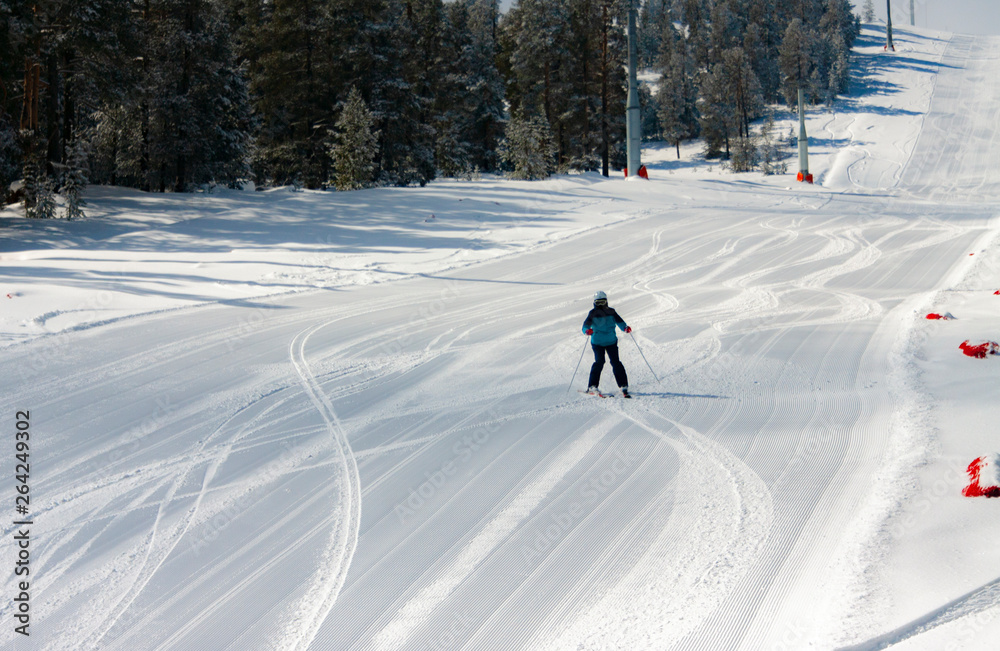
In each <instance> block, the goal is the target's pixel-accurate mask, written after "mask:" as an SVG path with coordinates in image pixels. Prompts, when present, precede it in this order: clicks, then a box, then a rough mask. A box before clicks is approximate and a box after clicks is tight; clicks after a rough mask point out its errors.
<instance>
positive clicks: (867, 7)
mask: <svg viewBox="0 0 1000 651" xmlns="http://www.w3.org/2000/svg"><path fill="white" fill-rule="evenodd" d="M861 20H863V21H865V22H866V23H872V22H875V3H874V2H873V0H865V4H864V7H863V8H862V9H861Z"/></svg>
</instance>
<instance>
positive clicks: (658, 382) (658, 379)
mask: <svg viewBox="0 0 1000 651" xmlns="http://www.w3.org/2000/svg"><path fill="white" fill-rule="evenodd" d="M629 334H630V335H632V343H634V344H635V348H636V350H638V351H639V354H640V355H642V361H644V362H646V366H648V367H649V372H650V373H652V374H653V379H654V380H656V383H657V384H660V378H658V377H656V371H654V370H653V367H652V366H649V360H648V359H646V356H645V355H643V352H642V348H639V342H638V341H637V340H636V338H635V334H634V333H632V332H630V333H629ZM660 386H663V385H662V384H660Z"/></svg>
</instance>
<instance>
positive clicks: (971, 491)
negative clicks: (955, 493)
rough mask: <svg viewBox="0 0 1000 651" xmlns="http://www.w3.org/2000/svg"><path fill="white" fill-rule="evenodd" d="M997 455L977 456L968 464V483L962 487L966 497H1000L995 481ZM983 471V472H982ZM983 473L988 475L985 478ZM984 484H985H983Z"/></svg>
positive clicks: (999, 490) (998, 486)
mask: <svg viewBox="0 0 1000 651" xmlns="http://www.w3.org/2000/svg"><path fill="white" fill-rule="evenodd" d="M996 463H997V455H995V454H994V455H990V457H989V458H987V457H977V458H976V460H975V461H973V462H972V463H970V464H969V467H968V468H967V469H966V472H968V473H969V480H970V482H969V485H968V486H966V487H965V488H963V489H962V495H965V496H966V497H1000V485H997V481H996ZM984 471H985V472H984ZM985 475H989V476H990V477H989V478H987V477H985ZM984 484H985V485H984Z"/></svg>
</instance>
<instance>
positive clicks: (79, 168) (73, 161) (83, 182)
mask: <svg viewBox="0 0 1000 651" xmlns="http://www.w3.org/2000/svg"><path fill="white" fill-rule="evenodd" d="M87 183H88V181H87V152H86V150H85V149H84V147H83V143H82V142H80V141H79V140H74V141H73V142H72V143H70V146H69V158H68V160H67V169H66V173H65V174H64V175H63V196H64V197H65V200H66V219H80V218H81V217H83V216H84V213H83V207H84V206H86V205H87V204H86V202H85V201H84V200H83V191H84V189H86V187H87Z"/></svg>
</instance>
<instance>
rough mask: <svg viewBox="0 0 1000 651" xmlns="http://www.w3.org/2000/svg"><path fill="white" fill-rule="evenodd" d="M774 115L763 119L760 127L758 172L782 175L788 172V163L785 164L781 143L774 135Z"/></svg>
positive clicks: (769, 114)
mask: <svg viewBox="0 0 1000 651" xmlns="http://www.w3.org/2000/svg"><path fill="white" fill-rule="evenodd" d="M774 129H775V127H774V113H770V112H769V113H768V114H767V116H766V117H765V118H764V124H763V125H761V127H760V140H759V143H758V148H757V149H758V153H759V157H760V171H761V172H763V173H764V174H767V175H771V174H784V173H785V172H787V171H788V163H786V162H785V160H784V158H785V155H784V154H783V153H782V150H781V143H780V142H779V141H778V140H777V137H776V135H775V133H774Z"/></svg>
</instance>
